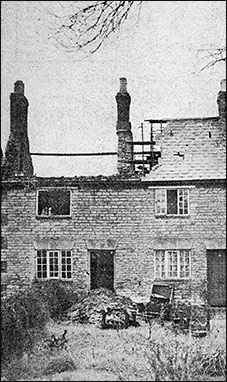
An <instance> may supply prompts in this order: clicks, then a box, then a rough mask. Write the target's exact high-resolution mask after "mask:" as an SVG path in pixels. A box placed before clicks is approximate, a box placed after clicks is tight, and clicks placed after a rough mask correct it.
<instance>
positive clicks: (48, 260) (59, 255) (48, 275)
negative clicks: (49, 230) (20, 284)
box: [35, 249, 73, 281]
mask: <svg viewBox="0 0 227 382" xmlns="http://www.w3.org/2000/svg"><path fill="white" fill-rule="evenodd" d="M39 251H40V252H41V259H42V252H43V251H46V256H47V262H46V266H47V271H46V272H47V277H38V265H40V264H38V252H39ZM62 252H66V253H67V252H70V256H65V258H66V259H67V258H70V259H71V262H70V264H67V261H66V264H65V265H66V270H65V271H63V270H62V265H63V264H62V257H63V256H62ZM50 253H57V254H58V276H50ZM41 264H42V263H41ZM67 265H70V270H67ZM35 267H36V268H35V275H36V279H37V280H59V279H60V280H65V281H67V280H72V278H73V258H72V250H68V249H63V250H55V249H51V250H49V249H48V250H46V249H41V250H38V251H36V262H35ZM41 272H42V274H43V270H42V271H41ZM63 272H65V273H66V276H67V272H71V277H62V274H63Z"/></svg>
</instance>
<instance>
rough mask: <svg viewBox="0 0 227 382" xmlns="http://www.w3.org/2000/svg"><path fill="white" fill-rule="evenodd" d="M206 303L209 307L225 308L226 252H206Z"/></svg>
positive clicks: (222, 250)
mask: <svg viewBox="0 0 227 382" xmlns="http://www.w3.org/2000/svg"><path fill="white" fill-rule="evenodd" d="M207 287H208V302H209V304H210V305H211V306H220V307H221V306H223V307H224V306H226V251H225V250H224V249H216V250H213V249H212V250H207Z"/></svg>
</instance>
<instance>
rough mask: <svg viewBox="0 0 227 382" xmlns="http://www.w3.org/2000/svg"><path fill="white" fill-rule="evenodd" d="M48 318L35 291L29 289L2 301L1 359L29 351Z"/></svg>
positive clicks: (4, 359) (41, 332) (43, 305)
mask: <svg viewBox="0 0 227 382" xmlns="http://www.w3.org/2000/svg"><path fill="white" fill-rule="evenodd" d="M47 320H48V313H47V310H46V306H45V304H44V302H43V301H42V299H40V297H39V296H38V294H37V292H36V291H35V290H33V289H29V290H26V291H23V292H20V293H18V294H16V295H14V296H12V297H10V298H7V299H5V300H3V301H2V305H1V356H2V360H3V361H7V360H9V358H10V357H12V356H21V355H22V354H23V352H24V351H29V350H31V349H32V347H33V346H34V344H35V341H36V340H37V338H38V337H39V336H41V335H42V334H43V331H44V328H45V324H46V322H47Z"/></svg>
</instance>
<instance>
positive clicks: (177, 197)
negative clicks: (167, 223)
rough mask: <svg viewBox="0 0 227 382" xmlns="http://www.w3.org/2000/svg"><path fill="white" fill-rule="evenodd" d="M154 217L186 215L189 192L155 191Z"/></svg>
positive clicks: (186, 190)
mask: <svg viewBox="0 0 227 382" xmlns="http://www.w3.org/2000/svg"><path fill="white" fill-rule="evenodd" d="M155 214H156V215H188V214H189V192H188V189H184V188H180V189H174V188H170V189H164V188H160V189H156V190H155Z"/></svg>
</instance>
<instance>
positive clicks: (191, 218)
mask: <svg viewBox="0 0 227 382" xmlns="http://www.w3.org/2000/svg"><path fill="white" fill-rule="evenodd" d="M225 96H226V87H225V80H224V81H222V82H221V89H220V92H219V94H218V97H217V102H218V115H217V116H214V117H207V118H187V119H171V120H159V121H158V120H149V121H148V123H150V125H151V126H153V130H151V135H150V136H151V138H150V141H149V142H146V141H143V140H142V141H141V142H135V141H134V140H133V133H132V129H131V123H130V101H131V98H130V95H129V94H128V92H127V83H126V79H125V78H122V79H120V90H119V92H118V94H117V95H116V102H117V124H116V133H117V136H118V148H117V168H118V173H117V174H116V175H113V176H96V177H76V176H75V177H72V178H65V177H59V178H54V177H53V178H43V177H36V176H34V173H33V164H32V159H31V154H30V152H29V141H28V136H27V128H28V126H27V113H28V101H27V99H26V97H25V95H24V84H23V82H22V81H17V82H16V83H15V88H14V92H13V93H12V94H11V96H10V102H11V125H10V136H9V140H8V144H7V147H6V151H5V155H4V156H3V160H2V204H1V211H2V212H1V225H2V238H1V272H2V273H1V275H2V277H1V283H2V290H3V292H4V293H7V294H10V293H13V292H14V291H17V290H18V289H19V288H21V287H25V286H27V285H30V284H31V282H32V281H33V280H34V279H37V280H40V281H43V282H45V280H48V279H61V280H64V281H65V282H66V283H67V282H70V283H73V284H74V285H75V288H77V289H79V290H81V289H83V290H87V291H89V290H91V289H94V288H99V287H105V288H109V289H113V290H115V291H116V292H117V293H119V294H122V295H126V296H130V297H131V298H132V299H134V300H135V301H138V300H140V301H148V300H149V296H150V292H151V287H152V283H153V282H154V281H156V282H158V283H159V282H160V283H163V282H164V283H167V284H170V285H173V286H174V293H175V298H176V299H181V300H182V299H183V300H184V299H189V300H193V301H201V299H204V298H205V297H204V296H206V297H207V298H208V302H209V304H210V305H211V306H220V307H223V306H225V301H226V294H225V293H226V292H225V291H226V275H225V272H226V244H225V243H226V240H225V235H226V225H225V217H226V211H225V201H226V196H225V158H226V153H225V133H226V131H225V126H226V125H225V111H226V101H225ZM154 126H156V127H157V126H159V127H160V129H159V130H158V132H157V131H156V134H154ZM145 146H146V147H147V148H146V149H145V150H144V147H145ZM137 147H139V148H140V149H141V147H142V149H141V150H142V151H140V153H141V155H140V159H138V155H137V154H136V153H137V151H136V150H137V149H136V148H137ZM141 156H142V159H141ZM138 164H139V166H138Z"/></svg>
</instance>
